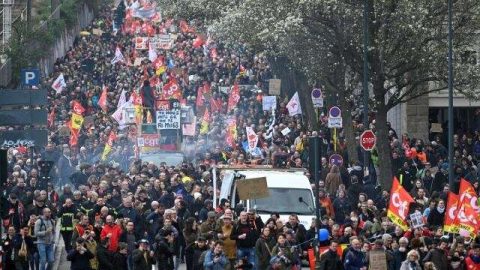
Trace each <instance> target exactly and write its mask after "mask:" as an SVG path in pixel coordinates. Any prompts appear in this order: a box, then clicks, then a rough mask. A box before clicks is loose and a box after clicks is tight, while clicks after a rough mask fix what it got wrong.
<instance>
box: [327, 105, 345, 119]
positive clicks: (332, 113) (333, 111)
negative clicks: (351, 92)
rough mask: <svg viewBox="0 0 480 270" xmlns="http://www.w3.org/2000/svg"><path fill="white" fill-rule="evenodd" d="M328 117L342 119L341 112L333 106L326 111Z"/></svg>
mask: <svg viewBox="0 0 480 270" xmlns="http://www.w3.org/2000/svg"><path fill="white" fill-rule="evenodd" d="M328 117H332V118H336V117H342V110H340V108H339V107H337V106H333V107H331V108H330V110H329V111H328Z"/></svg>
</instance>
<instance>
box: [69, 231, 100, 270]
mask: <svg viewBox="0 0 480 270" xmlns="http://www.w3.org/2000/svg"><path fill="white" fill-rule="evenodd" d="M94 257H95V256H94V255H93V254H92V253H91V252H90V251H89V250H88V249H87V248H86V247H85V239H83V238H78V239H77V242H76V247H75V249H72V250H71V251H70V253H68V256H67V260H68V261H70V262H71V266H70V269H71V270H91V269H92V267H91V266H90V260H91V259H93V258H94Z"/></svg>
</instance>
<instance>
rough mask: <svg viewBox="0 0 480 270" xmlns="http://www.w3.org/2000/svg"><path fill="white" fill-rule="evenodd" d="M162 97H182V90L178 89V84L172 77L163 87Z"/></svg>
mask: <svg viewBox="0 0 480 270" xmlns="http://www.w3.org/2000/svg"><path fill="white" fill-rule="evenodd" d="M163 91H164V94H163V97H164V99H171V98H173V99H180V98H181V97H182V92H181V91H180V85H178V83H177V80H175V79H173V80H171V81H170V82H169V83H167V84H166V85H165V86H164V87H163Z"/></svg>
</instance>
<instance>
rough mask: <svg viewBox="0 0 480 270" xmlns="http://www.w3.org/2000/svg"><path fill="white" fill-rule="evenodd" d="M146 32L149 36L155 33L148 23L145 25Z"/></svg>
mask: <svg viewBox="0 0 480 270" xmlns="http://www.w3.org/2000/svg"><path fill="white" fill-rule="evenodd" d="M147 33H148V35H149V36H150V37H153V36H154V35H155V27H153V26H152V25H150V24H149V25H148V26H147Z"/></svg>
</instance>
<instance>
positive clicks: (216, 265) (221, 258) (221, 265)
mask: <svg viewBox="0 0 480 270" xmlns="http://www.w3.org/2000/svg"><path fill="white" fill-rule="evenodd" d="M223 245H224V244H223V241H221V240H219V241H217V242H216V243H215V247H214V248H213V250H209V251H207V254H206V255H205V262H204V263H203V267H204V268H205V269H206V270H207V269H208V270H220V269H222V270H223V269H230V261H229V260H228V258H227V256H226V255H225V253H223Z"/></svg>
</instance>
